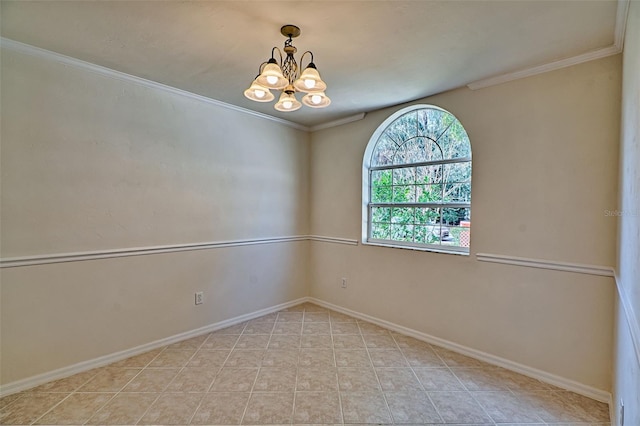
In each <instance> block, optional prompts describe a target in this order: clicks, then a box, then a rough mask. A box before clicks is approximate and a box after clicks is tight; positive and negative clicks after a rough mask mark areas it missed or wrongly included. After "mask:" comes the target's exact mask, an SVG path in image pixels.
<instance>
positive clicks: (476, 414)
mask: <svg viewBox="0 0 640 426" xmlns="http://www.w3.org/2000/svg"><path fill="white" fill-rule="evenodd" d="M428 395H429V397H430V398H431V401H432V402H433V405H434V406H435V407H436V410H438V413H439V414H440V416H441V417H442V419H443V420H444V421H445V422H446V423H491V419H490V418H489V417H488V416H487V415H486V414H485V412H484V410H483V409H482V407H481V406H480V405H479V404H478V403H477V402H476V400H475V399H473V397H472V396H471V394H470V393H469V392H428Z"/></svg>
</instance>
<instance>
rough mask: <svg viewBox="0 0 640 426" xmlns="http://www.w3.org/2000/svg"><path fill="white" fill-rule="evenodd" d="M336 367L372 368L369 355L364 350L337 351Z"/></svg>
mask: <svg viewBox="0 0 640 426" xmlns="http://www.w3.org/2000/svg"><path fill="white" fill-rule="evenodd" d="M334 352H335V358H336V365H337V366H338V367H371V366H373V364H371V359H370V358H369V353H368V352H367V351H366V350H364V349H362V350H339V349H335V351H334Z"/></svg>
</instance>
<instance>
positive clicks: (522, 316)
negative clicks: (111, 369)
mask: <svg viewBox="0 0 640 426" xmlns="http://www.w3.org/2000/svg"><path fill="white" fill-rule="evenodd" d="M1 78H2V87H1V89H2V99H1V101H2V105H1V106H2V118H3V123H2V124H3V126H2V134H1V136H2V147H1V149H2V151H1V154H2V158H1V161H2V164H1V166H2V171H1V173H2V200H1V201H2V204H1V208H2V210H1V211H0V214H1V215H2V240H1V241H0V243H1V249H2V253H1V255H2V257H3V258H6V257H14V256H30V255H43V254H54V253H56V254H57V253H66V252H82V251H90V250H108V249H121V248H128V247H141V246H156V245H165V244H182V243H195V242H206V241H220V240H235V239H248V238H262V237H276V236H285V235H304V234H315V235H323V236H333V237H344V238H354V239H356V238H359V236H360V229H361V224H360V216H361V211H360V201H361V200H360V195H361V164H362V154H363V152H364V149H365V146H366V144H367V142H368V140H369V137H370V136H371V134H372V133H373V132H374V131H375V129H376V127H377V126H378V125H379V124H380V123H381V122H382V121H384V120H385V119H386V118H387V117H388V116H389V115H390V114H392V113H393V112H394V111H396V110H398V109H399V108H401V107H402V106H398V107H394V108H388V109H385V110H381V111H376V112H372V113H369V114H368V115H367V117H366V118H365V119H364V120H362V121H359V122H356V123H351V124H348V125H344V126H340V127H336V128H331V129H327V130H324V131H320V132H316V133H313V134H312V136H311V139H312V140H311V143H310V142H309V135H307V134H306V133H305V132H301V131H297V130H293V129H291V128H288V127H285V126H283V125H280V124H278V123H274V122H269V121H266V120H263V119H259V118H256V117H251V116H248V115H245V114H241V113H238V112H234V111H230V110H227V109H223V108H221V107H218V106H215V105H211V104H208V103H203V102H200V101H197V100H194V99H190V98H186V97H182V96H179V95H176V94H172V93H168V92H165V91H162V90H157V89H153V88H149V87H145V86H141V85H138V84H135V83H131V82H127V81H122V80H120V79H113V78H110V77H106V76H103V75H100V74H96V73H92V72H87V71H86V70H81V69H76V68H75V67H72V66H68V65H62V64H59V63H55V62H51V61H48V60H44V59H42V58H35V57H30V56H25V55H23V54H19V53H15V52H11V51H7V50H3V52H2V76H1ZM619 97H620V57H611V58H607V59H602V60H598V61H594V62H590V63H587V64H583V65H579V66H575V67H571V68H567V69H564V70H560V71H556V72H552V73H548V74H544V75H539V76H536V77H531V78H528V79H524V80H519V81H515V82H511V83H507V84H503V85H500V86H495V87H490V88H487V89H483V90H478V91H470V90H467V89H460V90H456V91H452V92H448V93H445V94H441V95H438V96H434V97H432V98H428V99H425V100H422V101H420V102H424V103H433V104H435V105H438V106H441V107H443V108H445V109H448V110H450V111H451V112H452V113H454V114H455V115H456V116H457V117H458V118H459V119H460V120H461V121H462V123H463V125H464V126H465V128H466V129H467V131H468V133H469V136H470V138H471V143H472V147H473V156H474V165H473V166H474V169H473V170H474V171H473V173H474V175H473V178H474V181H473V182H474V186H473V204H472V208H473V224H474V228H473V236H472V246H471V256H457V255H445V254H435V253H424V252H415V251H411V250H399V249H390V248H382V247H373V246H362V245H359V246H347V245H339V244H332V243H325V242H292V243H278V244H269V245H257V246H244V247H233V248H220V249H213V250H203V251H192V252H181V253H167V254H156V255H150V256H136V257H127V258H118V259H103V260H95V261H86V262H73V263H66V264H55V265H40V266H30V267H20V268H5V269H3V270H2V271H1V274H2V275H1V277H0V278H1V283H0V285H1V286H2V287H1V288H0V294H1V297H2V300H1V304H2V305H1V306H0V308H1V320H2V324H1V327H2V329H1V330H0V332H1V333H2V347H1V353H2V378H1V381H0V382H1V383H4V384H6V383H10V382H13V381H16V380H20V379H24V378H27V377H30V376H33V375H36V374H40V373H45V372H48V371H51V370H53V369H56V368H60V367H65V366H69V365H72V364H74V363H78V362H81V361H85V360H90V359H93V358H96V357H98V356H101V355H105V354H110V353H113V352H116V351H120V350H124V349H128V348H131V347H135V346H137V345H141V344H144V343H148V342H151V341H154V340H156V339H160V338H163V337H167V336H171V335H174V334H176V333H180V332H184V331H188V330H192V329H195V328H198V327H201V326H204V325H207V324H211V323H215V322H217V321H221V320H224V319H227V318H231V317H234V316H237V315H240V314H243V313H247V312H252V311H255V310H258V309H260V308H264V307H268V306H273V305H276V304H278V303H282V302H286V301H289V300H293V299H296V298H298V297H303V296H307V295H311V296H314V297H317V298H319V299H322V300H325V301H327V302H331V303H334V304H336V305H340V306H344V307H346V308H349V309H353V310H355V311H359V312H362V313H365V314H369V315H373V316H376V317H378V318H381V319H385V320H388V321H392V322H395V323H397V324H399V325H403V326H406V327H410V328H413V329H415V330H418V331H421V332H424V333H428V334H431V335H433V336H436V337H440V338H443V339H446V340H449V341H452V342H455V343H459V344H462V345H465V346H468V347H470V348H473V349H476V350H480V351H484V352H487V353H490V354H493V355H496V356H500V357H503V358H506V359H508V360H511V361H514V362H518V363H521V364H524V365H527V366H530V367H533V368H537V369H540V370H543V371H546V372H549V373H552V374H556V375H558V376H561V377H565V378H568V379H572V380H575V381H578V382H580V383H583V384H586V385H588V386H592V387H594V388H596V389H601V390H605V391H609V390H610V389H611V372H610V370H611V361H612V359H611V358H612V357H611V347H612V346H613V341H612V336H611V329H612V327H613V317H614V291H613V287H614V286H613V280H612V279H611V278H607V277H599V276H593V275H584V274H575V273H568V272H557V271H549V270H541V269H532V268H523V267H516V266H507V265H499V264H491V263H482V262H478V261H477V260H476V259H475V256H474V255H475V253H492V254H502V255H512V256H520V257H530V258H535V259H547V260H552V261H560V262H573V263H582V264H592V265H603V266H613V265H614V264H615V231H616V221H615V219H612V218H611V217H606V216H605V214H604V211H605V210H611V209H613V208H615V206H616V205H617V203H616V188H617V184H616V180H617V170H618V169H617V164H618V158H617V151H618V140H619V125H618V122H619V121H618V120H619V114H620V103H619ZM308 170H310V171H308ZM478 224H480V225H478ZM341 277H347V279H348V287H347V289H341V288H339V281H340V278H341ZM196 290H204V291H205V300H206V302H205V304H204V305H203V306H198V307H195V306H194V305H193V293H194V292H195V291H196Z"/></svg>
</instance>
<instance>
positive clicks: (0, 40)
mask: <svg viewBox="0 0 640 426" xmlns="http://www.w3.org/2000/svg"><path fill="white" fill-rule="evenodd" d="M0 46H2V47H3V48H7V49H10V50H13V51H15V52H19V53H23V54H26V55H31V56H36V57H40V58H44V59H48V60H51V61H55V62H59V63H62V64H65V65H69V66H73V67H76V68H80V69H83V70H86V71H90V72H94V73H97V74H100V75H103V76H106V77H111V78H115V79H117V80H124V81H127V82H132V83H137V84H140V85H142V86H145V87H149V88H152V89H158V90H162V91H165V92H169V93H172V94H175V95H180V96H185V97H187V98H190V99H194V100H197V101H200V102H205V103H208V104H211V105H215V106H218V107H222V108H226V109H230V110H233V111H236V112H240V113H243V114H248V115H252V116H254V117H258V118H262V119H265V120H269V121H274V122H276V123H279V124H282V125H285V126H288V127H292V128H294V129H296V130H303V131H305V132H308V131H309V127H307V126H303V125H301V124H298V123H294V122H293V121H289V120H284V119H282V118H278V117H274V116H271V115H268V114H263V113H261V112H257V111H252V110H250V109H247V108H242V107H239V106H236V105H232V104H228V103H226V102H222V101H218V100H216V99H212V98H208V97H206V96H202V95H198V94H196V93H192V92H188V91H186V90H182V89H178V88H175V87H171V86H167V85H166V84H162V83H158V82H156V81H152V80H147V79H146V78H141V77H136V76H135V75H131V74H127V73H124V72H121V71H116V70H112V69H110V68H107V67H103V66H101V65H96V64H93V63H91V62H86V61H82V60H80V59H76V58H72V57H70V56H66V55H62V54H60V53H56V52H52V51H50V50H46V49H41V48H39V47H35V46H32V45H30V44H26V43H21V42H19V41H15V40H11V39H9V38H6V37H0Z"/></svg>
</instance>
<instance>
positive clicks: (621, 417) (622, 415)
mask: <svg viewBox="0 0 640 426" xmlns="http://www.w3.org/2000/svg"><path fill="white" fill-rule="evenodd" d="M620 426H624V401H623V400H622V398H620Z"/></svg>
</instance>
